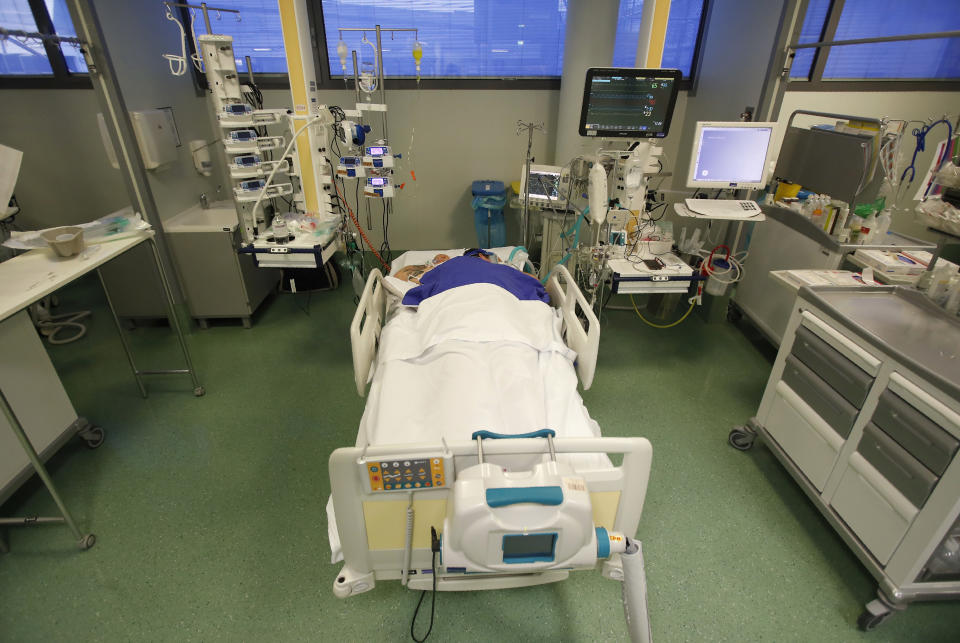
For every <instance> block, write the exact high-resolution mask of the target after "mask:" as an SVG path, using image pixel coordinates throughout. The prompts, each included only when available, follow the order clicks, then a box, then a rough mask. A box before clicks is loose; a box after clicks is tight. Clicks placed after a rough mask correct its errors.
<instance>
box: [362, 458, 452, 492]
mask: <svg viewBox="0 0 960 643" xmlns="http://www.w3.org/2000/svg"><path fill="white" fill-rule="evenodd" d="M364 469H365V472H366V479H367V482H369V484H370V491H371V492H375V491H417V490H420V489H435V488H437V487H446V486H448V485H447V470H446V469H447V467H446V463H445V462H444V458H443V457H442V456H433V457H422V456H420V457H402V458H399V457H395V458H383V459H381V460H379V461H377V460H369V461H367V462H364Z"/></svg>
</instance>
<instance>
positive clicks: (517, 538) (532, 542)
mask: <svg viewBox="0 0 960 643" xmlns="http://www.w3.org/2000/svg"><path fill="white" fill-rule="evenodd" d="M556 545H557V534H556V533H549V534H506V535H504V537H503V562H505V563H536V562H543V561H552V560H553V559H554V550H555V548H556Z"/></svg>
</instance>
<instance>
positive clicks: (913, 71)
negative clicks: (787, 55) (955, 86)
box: [790, 0, 960, 83]
mask: <svg viewBox="0 0 960 643" xmlns="http://www.w3.org/2000/svg"><path fill="white" fill-rule="evenodd" d="M953 30H960V11H957V10H956V2H946V3H944V2H942V1H938V0H911V2H903V1H902V0H844V1H841V0H833V2H832V3H831V2H829V0H812V1H811V3H810V6H809V7H808V10H807V15H806V16H805V20H804V25H803V28H802V31H801V34H800V42H801V43H802V42H817V41H819V40H821V39H822V40H826V41H834V40H852V39H858V38H878V37H887V36H904V35H913V34H923V33H934V32H941V31H953ZM814 51H817V52H818V53H817V54H814V53H813V52H814ZM790 77H791V79H794V80H796V79H809V80H811V81H814V82H817V81H829V82H830V83H836V82H838V81H861V82H862V81H864V80H874V81H881V82H889V81H934V82H936V81H951V80H960V38H935V39H928V40H909V41H900V42H881V43H866V44H859V45H844V46H839V47H828V48H825V49H818V50H813V49H808V50H803V49H801V50H800V51H798V52H797V56H796V58H795V59H794V62H793V66H792V67H791V70H790Z"/></svg>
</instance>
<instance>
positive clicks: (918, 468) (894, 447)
mask: <svg viewBox="0 0 960 643" xmlns="http://www.w3.org/2000/svg"><path fill="white" fill-rule="evenodd" d="M857 451H858V452H859V453H860V454H861V455H862V456H863V457H864V458H865V459H866V460H867V462H869V463H870V464H872V465H873V467H874V468H875V469H876V470H877V471H878V472H879V473H880V475H882V476H883V477H884V478H886V479H887V480H889V481H890V483H891V484H892V485H893V486H894V487H896V488H897V490H898V491H900V493H902V494H903V495H904V497H906V498H907V500H909V501H910V502H912V503H913V504H914V505H915V506H916V507H923V505H924V503H925V502H926V501H927V497H928V496H929V495H930V492H931V491H933V487H934V486H936V484H937V480H938V478H937V476H935V475H933V473H932V472H931V471H930V470H929V469H927V468H926V467H925V466H923V465H922V464H921V463H920V462H919V461H918V460H917V459H916V458H914V457H913V456H912V455H910V454H909V453H907V451H906V450H904V449H903V448H902V447H901V446H900V445H899V444H897V443H896V442H895V441H894V440H893V439H892V438H891V437H890V436H888V435H887V434H886V433H884V432H883V431H881V430H880V429H878V428H877V427H876V425H874V424H872V423H871V424H868V425H867V426H866V427H865V428H864V429H863V437H862V438H860V444H858V445H857Z"/></svg>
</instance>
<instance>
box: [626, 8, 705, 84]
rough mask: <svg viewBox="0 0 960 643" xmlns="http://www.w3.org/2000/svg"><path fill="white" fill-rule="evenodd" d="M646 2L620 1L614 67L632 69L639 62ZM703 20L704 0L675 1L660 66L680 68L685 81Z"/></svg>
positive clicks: (691, 65) (688, 76)
mask: <svg viewBox="0 0 960 643" xmlns="http://www.w3.org/2000/svg"><path fill="white" fill-rule="evenodd" d="M642 13H643V0H620V15H619V17H618V18H617V39H616V44H615V45H614V49H613V65H614V67H633V66H634V63H635V62H636V59H637V38H639V35H640V16H641V14H642ZM702 18H703V0H673V2H671V3H670V15H669V17H668V18H667V35H666V38H665V39H664V45H663V57H662V59H661V63H660V64H661V66H662V67H665V68H668V69H679V70H680V71H682V72H683V78H684V79H689V78H690V71H691V69H692V68H693V61H694V58H695V57H696V52H697V43H698V42H699V40H700V31H701V29H700V25H701V21H702Z"/></svg>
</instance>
